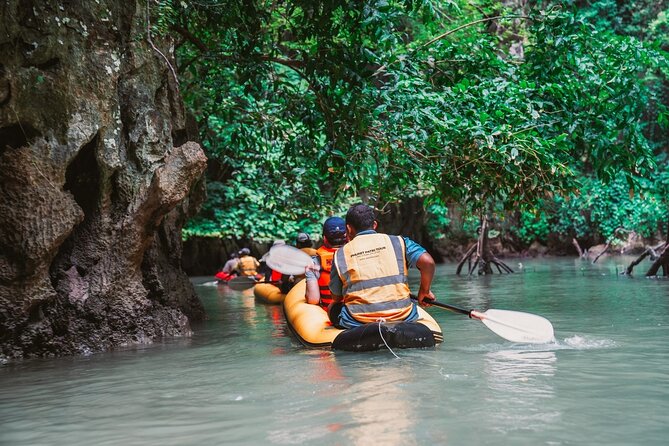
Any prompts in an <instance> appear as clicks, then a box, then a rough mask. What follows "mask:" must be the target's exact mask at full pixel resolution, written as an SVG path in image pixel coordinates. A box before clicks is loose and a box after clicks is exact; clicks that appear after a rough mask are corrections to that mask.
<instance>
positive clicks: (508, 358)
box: [484, 350, 561, 432]
mask: <svg viewBox="0 0 669 446" xmlns="http://www.w3.org/2000/svg"><path fill="white" fill-rule="evenodd" d="M556 362H557V358H556V356H555V352H553V351H527V350H500V351H494V352H489V353H487V354H486V356H485V364H484V376H485V377H486V378H487V380H488V386H489V389H490V393H489V395H487V396H486V401H487V403H488V404H489V405H490V406H491V407H490V413H491V414H493V416H494V418H496V420H497V423H494V424H495V425H496V428H497V430H499V431H502V432H509V431H512V430H516V429H524V430H527V429H529V430H541V429H544V428H545V425H546V424H552V423H556V422H558V421H559V419H560V416H561V414H560V412H559V411H556V410H554V409H553V410H551V409H547V408H550V407H551V405H550V404H549V400H551V399H553V398H555V389H554V388H553V378H554V377H555V369H556ZM495 406H499V407H498V410H495V409H496V407H495Z"/></svg>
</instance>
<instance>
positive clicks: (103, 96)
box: [0, 0, 206, 359]
mask: <svg viewBox="0 0 669 446" xmlns="http://www.w3.org/2000/svg"><path fill="white" fill-rule="evenodd" d="M147 12H148V9H147V3H146V2H133V1H130V2H115V1H111V0H100V1H95V2H81V1H75V2H66V3H63V2H58V1H42V2H34V1H25V0H8V1H6V2H3V4H2V5H0V29H1V32H0V56H1V57H0V166H1V167H0V349H1V353H0V356H4V357H9V358H12V357H21V356H52V355H63V354H79V353H89V352H92V351H100V350H106V349H111V348H115V347H119V346H123V345H128V344H135V343H142V342H151V341H152V340H153V339H155V338H159V337H161V336H181V335H187V334H189V333H190V328H189V320H188V317H190V318H193V319H198V318H202V317H203V308H202V305H201V303H200V302H199V300H198V299H197V297H196V295H195V293H194V290H193V288H192V286H191V285H190V283H189V281H188V277H187V276H186V275H185V274H184V273H182V272H181V269H180V255H181V238H180V228H181V224H182V223H183V221H184V220H185V218H186V217H187V216H188V215H189V213H191V212H193V211H194V209H195V207H196V206H197V205H198V204H199V203H198V202H197V200H198V199H197V197H196V196H194V197H195V198H193V199H190V200H189V199H188V196H189V191H190V190H191V188H192V187H193V186H194V185H195V184H196V183H197V181H198V179H199V178H200V177H201V175H202V172H203V171H204V168H205V166H206V158H205V156H204V153H203V152H202V150H201V148H200V146H199V144H197V143H196V142H194V141H193V138H192V136H191V133H189V131H188V129H187V126H186V118H185V114H184V109H183V103H182V102H181V99H180V96H179V93H178V85H177V84H176V79H175V78H174V77H173V72H172V65H173V62H172V59H171V54H170V51H169V50H168V48H170V42H159V41H158V40H157V39H156V38H155V37H154V38H153V39H151V38H150V37H149V35H148V33H147V29H148V25H149V22H148V16H147ZM168 60H169V61H170V62H168ZM0 359H2V358H0Z"/></svg>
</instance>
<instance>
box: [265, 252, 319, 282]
mask: <svg viewBox="0 0 669 446" xmlns="http://www.w3.org/2000/svg"><path fill="white" fill-rule="evenodd" d="M266 262H267V266H269V267H270V268H272V269H273V270H274V271H278V272H280V273H281V274H288V275H292V276H299V275H300V274H304V271H305V268H306V267H307V266H309V265H310V264H312V263H313V261H312V260H311V257H309V254H307V253H306V252H304V251H302V250H299V249H297V248H295V247H293V246H289V245H277V246H273V247H272V248H271V249H270V250H269V255H268V256H267V260H266Z"/></svg>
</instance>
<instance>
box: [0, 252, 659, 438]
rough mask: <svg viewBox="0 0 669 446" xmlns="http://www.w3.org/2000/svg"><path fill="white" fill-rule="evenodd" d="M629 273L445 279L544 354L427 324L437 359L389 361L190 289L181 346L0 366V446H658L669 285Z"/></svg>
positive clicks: (531, 269)
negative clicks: (309, 342) (534, 322)
mask: <svg viewBox="0 0 669 446" xmlns="http://www.w3.org/2000/svg"><path fill="white" fill-rule="evenodd" d="M626 262H627V259H625V260H622V259H614V260H610V261H608V263H607V262H604V263H602V264H601V265H596V266H592V265H590V264H588V263H587V262H584V261H578V260H576V261H575V260H571V259H570V260H567V259H562V260H545V261H534V260H533V261H524V268H523V271H524V272H523V273H522V274H516V275H511V276H499V275H495V276H493V277H486V278H472V279H468V278H462V277H460V278H458V277H454V276H453V271H454V265H444V266H440V267H439V270H438V274H439V277H438V279H437V280H436V283H435V286H434V291H435V294H437V296H438V297H439V299H440V300H441V301H444V302H448V303H451V304H455V305H458V306H462V307H468V308H477V309H482V310H485V309H487V308H501V309H510V310H518V311H525V312H531V313H537V314H541V315H543V316H545V317H547V318H548V319H549V320H551V322H552V323H553V325H554V327H555V332H556V333H555V334H556V338H557V342H556V343H555V344H553V345H548V346H539V347H538V346H523V345H518V344H512V343H509V342H507V341H504V340H503V339H501V338H499V337H497V336H496V335H495V334H493V333H492V332H491V331H489V330H488V329H487V328H486V327H485V326H484V325H483V324H481V323H480V322H478V321H474V320H469V319H467V318H466V317H465V316H461V315H457V314H454V313H450V312H447V311H444V310H441V309H438V308H434V309H431V310H430V312H431V313H432V314H433V315H434V316H435V318H436V319H437V320H438V321H439V323H440V324H441V325H442V328H443V330H444V338H445V342H444V344H442V345H440V346H439V347H438V348H437V349H436V350H398V351H397V352H396V353H397V354H398V355H399V357H400V359H396V358H395V357H394V356H393V355H392V354H391V353H390V352H388V351H381V352H375V353H371V354H370V353H363V354H361V353H358V354H355V353H332V352H329V351H314V350H306V349H304V348H302V347H301V346H299V345H297V344H296V343H295V341H293V340H292V339H291V337H290V335H289V334H288V332H287V330H286V327H285V324H284V322H283V316H282V314H281V311H280V307H270V306H264V305H260V304H256V303H255V302H254V300H253V297H252V294H250V291H249V292H245V293H238V292H233V291H229V290H228V289H227V288H224V287H212V286H206V285H205V286H202V285H200V286H198V287H197V288H198V292H199V293H200V295H201V296H202V299H203V301H204V302H205V305H206V307H207V309H208V311H209V314H210V319H209V320H208V321H207V322H206V323H205V324H203V325H202V326H200V327H196V332H195V334H194V336H193V337H192V338H190V339H185V340H184V339H181V340H179V339H177V340H169V341H166V342H164V343H160V344H154V345H150V346H145V347H142V348H136V349H130V350H126V351H119V352H113V353H106V354H96V355H92V356H89V357H79V358H68V359H57V360H33V361H25V362H23V363H19V364H10V365H5V366H1V367H0V426H1V427H0V444H2V445H31V446H32V445H191V444H192V445H203V444H231V445H232V444H248V445H258V444H279V445H284V444H289V445H290V444H319V445H338V444H341V445H345V444H356V445H369V444H387V445H390V444H398V445H400V444H401V445H411V444H440V445H660V444H662V445H664V444H666V441H667V440H666V438H667V437H669V281H666V280H648V279H643V278H633V279H630V278H625V277H617V276H616V274H615V272H616V266H617V265H623V264H625V263H626ZM516 263H517V262H513V263H512V266H515V264H516ZM618 269H621V267H620V266H618ZM206 280H210V278H196V279H194V281H195V282H196V283H201V282H203V281H206Z"/></svg>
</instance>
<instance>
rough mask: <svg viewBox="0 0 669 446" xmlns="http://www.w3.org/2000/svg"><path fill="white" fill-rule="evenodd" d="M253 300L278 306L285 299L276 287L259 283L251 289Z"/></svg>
mask: <svg viewBox="0 0 669 446" xmlns="http://www.w3.org/2000/svg"><path fill="white" fill-rule="evenodd" d="M253 295H254V296H255V298H256V299H257V300H259V301H261V302H264V303H266V304H277V305H278V304H280V303H281V302H283V300H284V298H285V297H286V295H285V294H283V293H281V290H280V289H279V287H278V286H276V285H274V284H271V283H259V284H257V285H255V286H254V287H253Z"/></svg>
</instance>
